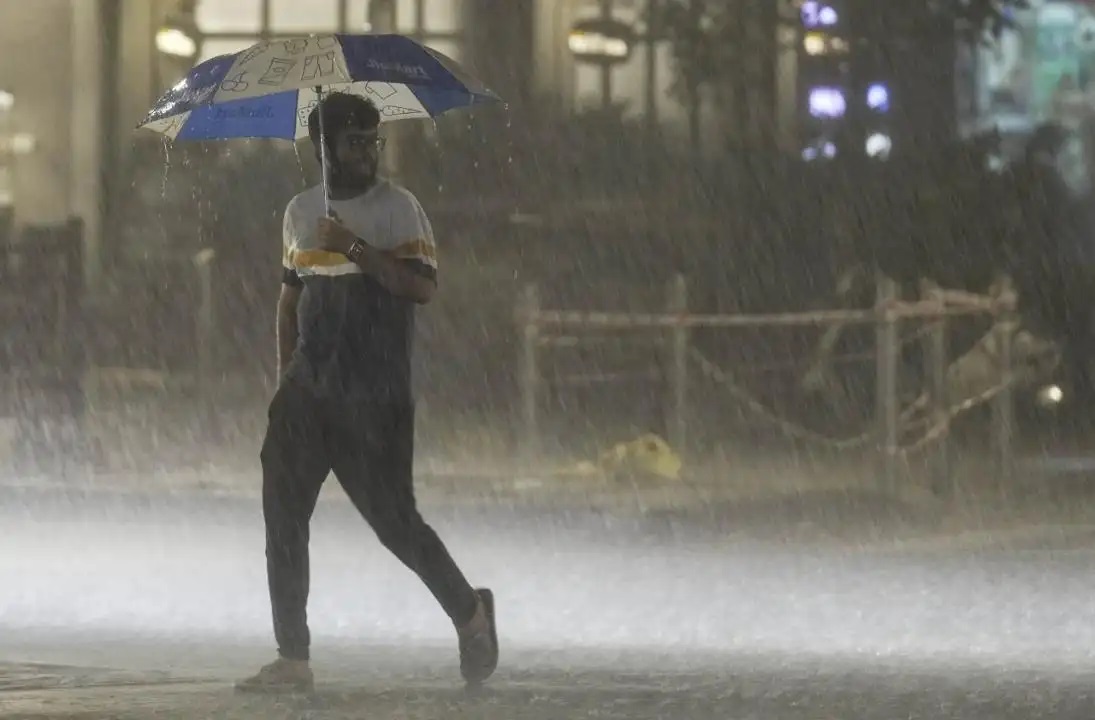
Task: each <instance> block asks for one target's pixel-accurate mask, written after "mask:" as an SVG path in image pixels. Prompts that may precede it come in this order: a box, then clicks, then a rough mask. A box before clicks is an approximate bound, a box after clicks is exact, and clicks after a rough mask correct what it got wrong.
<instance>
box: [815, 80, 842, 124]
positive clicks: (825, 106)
mask: <svg viewBox="0 0 1095 720" xmlns="http://www.w3.org/2000/svg"><path fill="white" fill-rule="evenodd" d="M847 109H848V103H847V101H846V100H845V99H844V93H843V92H842V91H841V90H840V88H835V87H816V88H814V89H812V90H811V91H810V114H811V115H813V116H814V117H816V118H838V117H843V116H844V113H845V111H846V110H847Z"/></svg>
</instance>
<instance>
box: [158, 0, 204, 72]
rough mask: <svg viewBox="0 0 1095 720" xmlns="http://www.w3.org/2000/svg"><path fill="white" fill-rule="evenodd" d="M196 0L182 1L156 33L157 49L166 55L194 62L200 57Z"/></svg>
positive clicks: (199, 34)
mask: <svg viewBox="0 0 1095 720" xmlns="http://www.w3.org/2000/svg"><path fill="white" fill-rule="evenodd" d="M194 11H195V3H194V0H182V1H181V2H179V3H178V5H177V6H176V8H175V11H174V12H172V13H170V14H169V15H168V16H167V19H166V20H164V23H163V25H162V26H160V29H159V30H158V31H157V32H156V49H157V50H159V51H160V52H161V53H163V54H164V55H170V56H172V57H177V58H184V59H187V60H193V59H194V58H195V57H197V55H198V47H199V45H200V40H201V33H200V32H199V31H198V24H197V22H195V20H194Z"/></svg>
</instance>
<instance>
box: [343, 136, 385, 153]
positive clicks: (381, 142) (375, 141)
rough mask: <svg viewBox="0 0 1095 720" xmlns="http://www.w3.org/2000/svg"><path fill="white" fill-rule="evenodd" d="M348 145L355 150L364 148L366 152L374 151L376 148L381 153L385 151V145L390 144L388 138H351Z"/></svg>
mask: <svg viewBox="0 0 1095 720" xmlns="http://www.w3.org/2000/svg"><path fill="white" fill-rule="evenodd" d="M348 143H349V145H350V147H352V148H354V149H355V150H356V149H358V148H364V149H365V150H372V149H373V148H376V150H377V151H378V152H379V151H381V150H383V149H384V146H385V145H387V144H388V138H386V137H381V136H377V137H372V138H370V137H356V136H351V137H350V138H348Z"/></svg>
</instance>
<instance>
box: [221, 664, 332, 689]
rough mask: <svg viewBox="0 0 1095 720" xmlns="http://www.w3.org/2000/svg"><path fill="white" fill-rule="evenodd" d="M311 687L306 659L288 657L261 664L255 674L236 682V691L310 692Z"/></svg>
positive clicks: (310, 675)
mask: <svg viewBox="0 0 1095 720" xmlns="http://www.w3.org/2000/svg"><path fill="white" fill-rule="evenodd" d="M313 687H314V679H313V677H312V669H311V668H310V667H309V666H308V661H307V660H290V659H288V658H278V659H277V660H275V661H274V662H272V663H270V664H269V665H265V666H263V668H262V669H261V670H259V671H258V673H257V674H256V675H254V676H252V677H249V678H247V679H246V680H241V681H239V682H238V683H236V691H237V692H243V693H262V694H271V695H276V694H282V693H311V692H312V690H313Z"/></svg>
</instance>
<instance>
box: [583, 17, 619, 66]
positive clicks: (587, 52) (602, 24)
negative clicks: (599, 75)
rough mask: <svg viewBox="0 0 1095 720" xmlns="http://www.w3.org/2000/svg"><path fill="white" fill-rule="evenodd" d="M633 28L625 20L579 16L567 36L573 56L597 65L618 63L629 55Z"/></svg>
mask: <svg viewBox="0 0 1095 720" xmlns="http://www.w3.org/2000/svg"><path fill="white" fill-rule="evenodd" d="M634 44H635V31H634V29H633V28H632V27H631V26H630V25H628V24H627V23H622V22H619V21H617V20H612V19H608V18H599V19H595V20H581V21H579V22H577V23H575V24H574V26H573V27H572V28H571V29H570V35H569V36H568V37H567V47H568V48H570V52H571V53H572V54H573V55H574V57H575V59H577V60H580V61H583V62H589V63H595V64H598V65H617V64H619V63H623V62H626V61H627V59H628V58H629V57H631V48H632V46H633V45H634Z"/></svg>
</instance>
